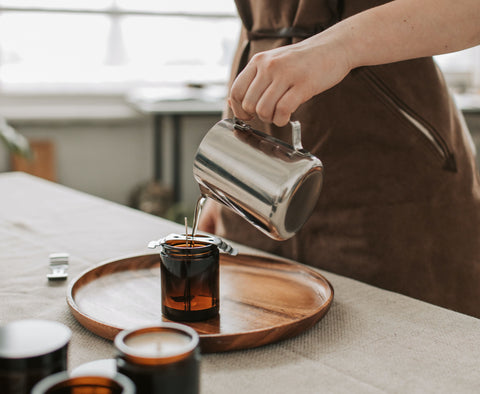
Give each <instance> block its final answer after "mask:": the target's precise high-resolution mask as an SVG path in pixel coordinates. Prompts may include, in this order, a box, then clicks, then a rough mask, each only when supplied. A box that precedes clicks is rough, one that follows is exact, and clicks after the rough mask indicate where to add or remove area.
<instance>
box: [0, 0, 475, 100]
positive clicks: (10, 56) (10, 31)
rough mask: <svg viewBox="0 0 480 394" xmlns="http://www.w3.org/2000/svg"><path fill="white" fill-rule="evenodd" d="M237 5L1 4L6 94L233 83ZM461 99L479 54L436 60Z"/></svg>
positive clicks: (160, 1) (111, 0) (19, 0)
mask: <svg viewBox="0 0 480 394" xmlns="http://www.w3.org/2000/svg"><path fill="white" fill-rule="evenodd" d="M239 31H240V21H239V19H238V17H237V14H236V10H235V5H234V2H233V0H202V1H199V0H176V1H167V0H0V84H1V87H2V89H3V91H5V90H6V91H9V90H10V89H14V90H16V91H18V90H22V89H27V90H28V89H35V90H39V91H49V90H50V91H51V90H53V91H55V92H58V91H60V92H61V91H64V90H72V89H73V90H75V91H76V90H79V89H80V90H82V89H85V90H87V91H92V90H96V89H100V90H102V91H105V90H109V89H112V90H114V91H119V92H124V91H125V90H126V89H128V88H129V87H138V86H145V85H148V86H152V85H155V84H157V83H162V84H165V83H171V82H174V83H178V82H182V83H183V82H194V83H204V82H218V83H224V82H225V81H226V80H227V79H228V74H229V65H230V62H231V58H232V56H233V51H234V49H235V46H236V41H237V37H238V33H239ZM436 59H437V62H438V64H439V65H440V67H441V69H442V70H443V71H444V72H445V74H446V77H447V80H448V82H449V84H450V86H452V88H453V89H454V90H455V91H456V92H458V93H465V92H473V93H477V94H478V93H479V92H480V48H479V47H476V48H472V49H469V50H466V51H461V52H456V53H453V54H448V55H441V56H437V57H436Z"/></svg>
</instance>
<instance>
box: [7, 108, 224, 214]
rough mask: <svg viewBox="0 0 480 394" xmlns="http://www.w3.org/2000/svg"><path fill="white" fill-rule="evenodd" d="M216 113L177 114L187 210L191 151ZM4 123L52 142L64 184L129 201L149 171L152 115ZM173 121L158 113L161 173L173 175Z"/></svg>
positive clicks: (192, 198)
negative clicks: (160, 129)
mask: <svg viewBox="0 0 480 394" xmlns="http://www.w3.org/2000/svg"><path fill="white" fill-rule="evenodd" d="M219 119H220V117H218V116H189V117H185V118H183V119H182V142H183V143H182V149H181V157H182V162H181V171H180V173H181V177H182V182H181V191H182V195H181V206H182V207H183V208H184V209H185V210H187V211H189V210H192V213H193V207H194V204H195V202H196V200H197V198H198V196H199V190H198V185H197V184H196V182H195V180H194V178H193V174H192V165H193V156H194V154H195V151H196V149H197V146H198V145H199V143H200V141H201V139H202V138H203V136H204V134H205V133H206V132H207V131H208V130H209V129H210V128H211V127H212V126H213V125H214V124H215V123H216V122H217V121H218V120H219ZM9 123H10V124H11V125H12V126H14V127H15V129H16V130H18V131H19V132H20V133H22V134H23V135H24V136H25V137H27V138H29V139H47V140H51V141H53V142H54V144H55V160H56V172H57V180H58V182H59V183H61V184H63V185H66V186H68V187H71V188H74V189H77V190H81V191H84V192H86V193H89V194H93V195H96V196H99V197H102V198H105V199H108V200H111V201H115V202H118V203H120V204H128V203H129V198H130V194H131V192H132V190H133V189H134V188H135V187H136V186H138V185H140V184H144V183H146V182H148V181H150V180H152V179H153V177H154V146H153V119H152V117H151V116H149V115H139V116H137V117H135V118H131V119H120V120H115V119H97V120H85V119H84V120H59V121H53V120H40V121H39V120H36V121H32V120H26V121H22V120H18V119H17V120H13V121H9ZM172 133H173V131H172V123H171V119H170V118H168V117H165V118H164V119H163V137H164V138H163V152H162V161H163V166H164V168H163V174H164V176H165V179H164V183H165V184H166V185H167V186H171V185H172V184H173V179H172V172H173V169H172V166H171V160H172V149H171V146H172V143H173V138H172V137H173V135H172ZM9 170H10V164H9V160H8V154H7V152H6V150H5V148H4V147H3V146H0V172H2V171H9Z"/></svg>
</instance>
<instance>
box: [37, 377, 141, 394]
mask: <svg viewBox="0 0 480 394" xmlns="http://www.w3.org/2000/svg"><path fill="white" fill-rule="evenodd" d="M135 393H136V390H135V385H134V384H133V382H132V381H131V380H130V379H129V378H127V377H126V376H124V375H121V374H116V375H115V376H112V377H107V376H75V377H72V376H69V375H68V373H67V372H60V373H56V374H54V375H50V376H48V377H46V378H44V379H43V380H41V381H40V382H38V383H37V384H36V385H35V387H33V390H32V394H135Z"/></svg>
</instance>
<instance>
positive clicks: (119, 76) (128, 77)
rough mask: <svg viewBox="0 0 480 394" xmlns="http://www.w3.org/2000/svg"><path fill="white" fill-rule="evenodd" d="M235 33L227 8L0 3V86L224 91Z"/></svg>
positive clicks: (115, 0) (144, 1)
mask: <svg viewBox="0 0 480 394" xmlns="http://www.w3.org/2000/svg"><path fill="white" fill-rule="evenodd" d="M239 31H240V22H239V19H238V18H237V16H236V10H235V5H234V3H233V0H203V1H198V0H177V1H174V2H171V1H165V0H42V1H38V0H37V1H35V0H0V83H1V84H2V88H3V90H7V91H8V90H9V89H22V87H23V88H28V89H30V88H32V87H35V88H36V89H39V90H52V89H53V90H56V91H58V90H60V91H61V90H64V89H74V90H78V89H87V90H91V89H103V90H105V89H108V88H110V89H113V90H119V91H124V90H125V89H126V88H128V87H130V86H139V85H140V86H141V85H152V84H155V83H165V82H168V83H171V82H220V83H224V82H225V81H226V80H227V78H228V73H229V64H230V61H231V57H232V56H233V51H234V49H235V46H236V41H237V37H238V33H239Z"/></svg>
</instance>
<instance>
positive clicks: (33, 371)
mask: <svg viewBox="0 0 480 394" xmlns="http://www.w3.org/2000/svg"><path fill="white" fill-rule="evenodd" d="M71 335H72V333H71V331H70V329H69V328H68V327H67V326H65V325H63V324H61V323H58V322H55V321H49V320H36V319H28V320H18V321H14V322H11V323H8V324H6V325H4V326H1V327H0V392H1V393H4V394H27V393H28V394H29V393H30V390H31V389H32V387H33V386H34V385H35V383H37V382H38V381H40V380H41V379H43V378H44V377H46V376H48V375H51V374H54V373H56V372H60V371H65V370H66V369H67V348H68V344H69V342H70V337H71Z"/></svg>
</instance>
